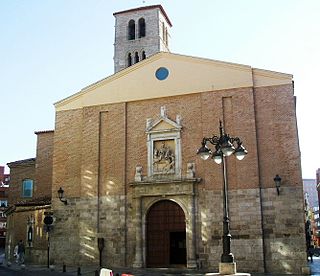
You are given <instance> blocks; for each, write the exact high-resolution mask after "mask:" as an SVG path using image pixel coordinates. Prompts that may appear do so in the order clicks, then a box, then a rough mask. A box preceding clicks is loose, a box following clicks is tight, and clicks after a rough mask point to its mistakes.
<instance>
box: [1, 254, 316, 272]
mask: <svg viewBox="0 0 320 276" xmlns="http://www.w3.org/2000/svg"><path fill="white" fill-rule="evenodd" d="M308 264H309V266H310V270H311V275H314V276H320V257H314V258H313V262H310V261H309V262H308ZM96 270H97V268H96V267H81V268H80V273H81V274H78V272H79V271H78V268H77V267H66V272H63V271H62V267H55V269H54V270H51V269H49V268H47V266H43V265H31V264H30V265H29V264H26V265H18V264H16V263H12V264H9V265H8V264H7V263H6V261H5V260H4V253H3V252H1V250H0V275H8V276H11V275H17V276H19V275H21V276H74V275H86V276H97V275H99V273H97V272H96ZM207 272H216V271H200V270H189V269H177V268H175V269H170V268H158V269H151V268H144V269H132V268H118V269H114V270H113V275H114V276H116V275H117V274H118V275H119V276H121V275H122V274H131V275H134V276H174V275H182V276H203V275H205V273H207ZM251 275H252V276H280V275H275V274H266V273H251ZM281 276H284V275H281Z"/></svg>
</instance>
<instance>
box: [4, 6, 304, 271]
mask: <svg viewBox="0 0 320 276" xmlns="http://www.w3.org/2000/svg"><path fill="white" fill-rule="evenodd" d="M114 16H115V18H116V24H115V44H114V45H115V53H114V67H115V74H114V75H111V76H108V77H106V78H105V79H103V80H100V81H98V82H96V83H94V84H92V85H89V86H87V87H85V88H83V89H82V90H81V91H79V92H78V93H76V94H74V95H71V96H70V97H68V98H66V99H62V100H61V101H59V102H57V103H55V110H56V117H55V118H56V120H55V130H54V132H50V141H52V145H53V147H52V145H51V144H50V143H49V144H50V146H49V144H48V145H46V146H45V147H42V146H41V145H43V146H44V145H45V144H41V143H38V150H37V157H36V159H34V160H30V161H29V162H31V163H32V162H33V165H32V170H33V171H32V174H30V176H28V177H26V176H23V177H22V176H21V177H17V178H15V179H13V178H12V183H13V185H15V187H16V189H17V193H16V196H15V198H13V200H14V202H15V204H14V206H13V207H11V208H13V209H11V210H12V212H11V213H10V215H11V216H12V217H9V218H10V219H9V218H8V219H9V222H10V223H9V226H8V227H11V225H13V223H16V221H17V220H15V217H16V218H17V219H18V216H19V213H18V210H24V208H26V211H25V212H22V214H24V217H23V219H22V221H24V222H25V225H26V228H25V229H24V235H25V233H26V232H27V229H28V228H27V227H28V224H27V219H26V218H27V217H30V216H31V213H32V216H33V217H36V215H35V214H34V212H35V211H36V210H34V207H33V206H32V207H31V206H29V205H30V203H31V202H32V200H35V198H32V200H31V199H29V200H26V199H23V201H22V204H29V205H27V206H26V205H23V206H21V205H19V202H21V201H20V200H21V198H19V196H20V195H21V192H22V190H21V189H22V187H23V183H24V182H23V180H24V179H32V180H33V181H34V182H33V183H34V184H33V185H34V190H33V191H34V194H33V195H36V191H39V190H40V189H42V188H40V187H46V188H45V190H44V191H45V192H46V193H44V195H46V196H48V198H51V205H50V204H49V202H48V205H41V206H39V202H38V201H37V203H38V205H37V206H38V207H39V208H38V209H37V210H39V212H40V211H41V212H43V211H44V210H45V208H50V210H51V212H52V213H53V216H54V218H55V222H54V229H53V231H52V232H51V233H50V241H51V242H50V246H51V247H50V250H51V251H50V254H51V258H52V259H53V260H54V262H55V263H57V264H62V263H65V264H67V265H80V264H82V265H92V264H96V265H98V263H99V257H100V255H99V248H98V241H99V244H100V249H101V250H102V251H101V254H102V255H101V256H102V265H103V266H105V267H136V268H142V267H176V266H179V267H181V266H184V267H187V268H197V267H201V268H203V269H207V270H208V271H210V270H211V271H215V270H217V269H218V266H219V263H220V256H221V253H222V240H221V236H222V220H223V208H222V206H223V198H222V183H223V178H222V172H221V166H219V165H217V164H215V163H214V162H205V161H202V160H200V158H198V156H197V155H196V152H197V149H198V148H199V147H200V146H201V142H202V139H203V137H209V136H212V134H217V135H218V134H219V121H221V122H222V123H223V126H224V129H225V131H226V133H230V135H232V136H237V137H241V140H242V141H243V144H244V145H245V147H246V148H247V150H248V155H247V156H246V158H245V159H244V160H242V161H236V160H235V159H234V158H232V157H230V158H228V160H227V179H228V191H227V192H228V196H229V210H230V220H231V222H230V228H231V229H230V230H231V234H232V236H233V239H232V243H231V247H232V248H231V251H232V252H233V253H234V255H235V259H236V263H237V267H238V270H239V271H240V270H241V271H248V272H272V273H296V274H300V273H303V272H305V271H306V267H307V261H306V260H307V256H306V242H305V225H304V197H303V184H302V176H301V166H300V149H299V143H298V134H297V122H296V110H295V105H296V98H295V96H294V89H293V76H292V75H290V74H285V73H279V72H273V71H268V70H264V69H257V68H253V67H251V66H248V65H242V64H235V63H231V62H224V61H217V60H211V59H207V58H200V57H191V56H185V55H180V54H173V53H170V51H169V45H170V44H169V42H168V41H169V38H170V27H171V26H172V24H171V21H170V20H169V17H168V15H167V14H166V13H165V11H164V9H163V7H162V6H160V5H154V6H147V7H141V8H135V9H131V10H126V11H121V12H116V13H114ZM47 134H48V133H47ZM39 137H41V135H40V136H39V135H38V139H39ZM51 139H52V140H51ZM40 140H41V139H40ZM48 148H49V149H50V150H49V153H48V154H47V155H44V154H45V153H46V152H47V149H48ZM34 164H36V166H34ZM9 166H10V168H12V169H14V168H16V169H18V167H19V162H18V163H16V162H13V163H11V164H10V163H9ZM41 168H42V169H43V170H42V171H41ZM21 169H22V168H21ZM50 170H52V171H51V172H52V175H50V173H49V172H50ZM16 173H17V174H18V171H17V172H16ZM30 173H31V172H30ZM13 174H14V172H13V170H12V175H13ZM44 175H45V176H47V178H45V177H44ZM276 175H279V176H281V185H280V187H278V190H277V189H276V185H275V182H274V178H275V176H276ZM51 176H52V178H51ZM42 177H43V178H42ZM58 190H60V192H61V191H62V190H63V191H64V193H63V195H62V194H60V195H61V196H62V198H60V199H59V198H58V193H57V192H58ZM61 199H62V201H63V202H62V201H61ZM17 203H18V204H17ZM30 208H31V209H30ZM29 210H30V211H29ZM28 212H29V213H28ZM11 218H12V221H13V222H12V224H11ZM39 223H40V220H39ZM39 225H40V224H39ZM10 231H12V233H14V231H15V230H14V228H13V227H11V228H10ZM34 233H38V231H34ZM21 235H23V233H22V234H21ZM20 237H21V236H19V237H18V235H17V234H15V236H14V237H13V236H12V237H11V238H9V244H10V245H12V244H14V241H16V240H17V239H18V238H20ZM66 239H67V240H68V243H66V242H65V241H66ZM42 241H43V240H42ZM102 245H104V246H102ZM41 248H42V249H43V247H41Z"/></svg>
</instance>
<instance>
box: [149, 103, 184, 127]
mask: <svg viewBox="0 0 320 276" xmlns="http://www.w3.org/2000/svg"><path fill="white" fill-rule="evenodd" d="M180 120H181V119H180V116H179V115H177V118H176V122H175V121H173V120H171V119H170V118H168V117H167V114H166V108H165V106H162V107H161V110H160V118H159V119H157V120H156V121H153V120H152V119H148V120H147V128H146V132H147V133H156V132H158V133H160V132H169V131H180V130H181V128H182V126H181V122H180Z"/></svg>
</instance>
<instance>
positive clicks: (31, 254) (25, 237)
mask: <svg viewBox="0 0 320 276" xmlns="http://www.w3.org/2000/svg"><path fill="white" fill-rule="evenodd" d="M35 134H36V135H37V153H36V158H29V159H24V160H19V161H14V162H10V163H8V164H7V165H8V167H9V168H10V174H11V181H10V192H9V196H8V201H9V207H8V208H7V209H6V212H5V213H6V216H7V233H8V234H7V237H6V256H7V260H8V261H13V260H14V257H13V250H14V247H15V245H16V244H18V242H19V240H22V241H23V242H24V243H25V246H26V262H36V263H39V264H41V263H42V264H44V263H46V261H47V246H48V242H47V233H46V231H45V227H44V223H43V219H44V217H45V213H46V212H48V211H50V208H51V186H52V154H53V131H41V132H36V133H35Z"/></svg>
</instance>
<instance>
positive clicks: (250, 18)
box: [0, 0, 320, 178]
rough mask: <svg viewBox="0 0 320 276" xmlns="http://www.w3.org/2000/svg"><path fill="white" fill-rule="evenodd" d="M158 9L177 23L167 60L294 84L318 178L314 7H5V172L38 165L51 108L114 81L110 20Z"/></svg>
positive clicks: (1, 78) (310, 2)
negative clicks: (198, 61)
mask: <svg viewBox="0 0 320 276" xmlns="http://www.w3.org/2000/svg"><path fill="white" fill-rule="evenodd" d="M154 4H161V5H162V6H163V7H164V9H165V10H166V12H167V14H168V16H169V18H170V20H171V22H172V23H173V27H172V30H171V45H170V49H171V52H173V53H179V54H184V55H191V56H198V57H205V58H211V59H216V60H222V61H228V62H234V63H240V64H246V65H250V66H252V67H255V68H262V69H268V70H274V71H279V72H284V73H290V74H293V75H294V80H295V95H296V96H297V117H298V127H299V138H300V149H301V154H302V171H303V177H304V178H315V172H316V169H317V168H318V167H320V155H319V154H318V153H319V150H318V148H317V144H316V142H317V137H320V127H319V126H317V125H318V121H319V116H318V113H317V110H318V106H319V102H320V91H319V83H318V79H319V72H320V70H319V69H320V68H319V67H320V16H319V15H320V1H318V0H228V1H222V0H219V1H217V0H198V1H183V0H174V1H173V0H171V1H170V0H167V1H149V0H145V1H133V0H126V1H119V0H2V1H0V87H1V90H0V102H1V109H2V116H0V126H1V128H2V132H1V133H2V135H1V136H0V145H1V147H0V165H5V164H6V163H8V162H12V161H16V160H21V159H26V158H30V157H35V154H36V152H35V151H36V135H35V134H34V131H39V130H50V129H53V128H54V116H55V114H54V107H53V104H54V103H55V102H57V101H59V100H61V99H63V98H65V97H67V96H70V95H72V94H74V93H76V92H78V91H79V90H80V89H81V88H83V87H85V86H87V85H89V84H90V83H93V82H96V81H97V80H100V79H102V78H104V77H106V76H108V75H111V74H113V43H114V17H113V15H112V14H113V13H114V12H116V11H121V10H126V9H130V8H135V7H139V6H143V5H154ZM276 150H277V149H275V151H276ZM7 171H8V170H7Z"/></svg>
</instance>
